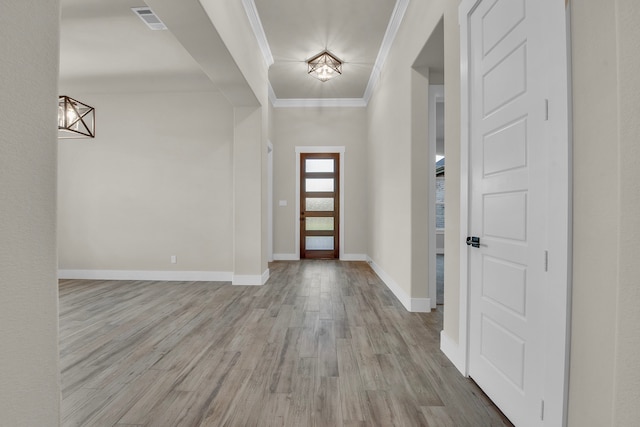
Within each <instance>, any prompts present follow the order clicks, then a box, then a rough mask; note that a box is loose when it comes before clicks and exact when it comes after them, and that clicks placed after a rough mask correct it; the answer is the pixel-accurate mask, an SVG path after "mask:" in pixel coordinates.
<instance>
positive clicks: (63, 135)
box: [58, 95, 96, 139]
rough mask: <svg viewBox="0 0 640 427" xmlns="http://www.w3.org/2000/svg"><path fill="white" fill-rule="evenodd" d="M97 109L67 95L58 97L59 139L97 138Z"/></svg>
mask: <svg viewBox="0 0 640 427" xmlns="http://www.w3.org/2000/svg"><path fill="white" fill-rule="evenodd" d="M95 114H96V111H95V109H94V108H93V107H91V106H89V105H87V104H84V103H82V102H80V101H78V100H75V99H73V98H71V97H68V96H66V95H60V96H59V97H58V139H68V138H95V136H96V134H95V124H96V115H95Z"/></svg>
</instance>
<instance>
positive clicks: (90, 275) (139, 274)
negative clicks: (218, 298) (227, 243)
mask: <svg viewBox="0 0 640 427" xmlns="http://www.w3.org/2000/svg"><path fill="white" fill-rule="evenodd" d="M58 278H59V279H79V280H155V281H180V282H231V280H232V279H233V273H232V272H230V271H147V270H66V269H63V270H58Z"/></svg>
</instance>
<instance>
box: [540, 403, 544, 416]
mask: <svg viewBox="0 0 640 427" xmlns="http://www.w3.org/2000/svg"><path fill="white" fill-rule="evenodd" d="M540 420H542V421H544V400H541V401H540Z"/></svg>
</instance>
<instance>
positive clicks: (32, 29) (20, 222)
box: [0, 0, 60, 427]
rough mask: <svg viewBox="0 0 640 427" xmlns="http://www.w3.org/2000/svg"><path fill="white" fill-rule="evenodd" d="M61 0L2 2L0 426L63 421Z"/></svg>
mask: <svg viewBox="0 0 640 427" xmlns="http://www.w3.org/2000/svg"><path fill="white" fill-rule="evenodd" d="M59 14H60V11H59V2H58V1H55V0H54V1H49V2H40V1H34V0H24V1H9V2H6V1H4V2H2V5H1V6H0V40H2V42H0V57H1V58H2V60H1V61H0V93H1V94H2V95H0V343H2V344H1V345H0V424H2V425H6V426H43V427H46V426H57V425H58V423H59V419H60V410H59V404H60V387H59V382H58V381H59V380H58V287H57V281H56V233H55V218H56V197H55V192H56V187H55V186H56V144H57V141H56V134H57V130H56V100H57V80H58V34H59Z"/></svg>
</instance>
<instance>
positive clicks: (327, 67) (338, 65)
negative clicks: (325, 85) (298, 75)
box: [307, 50, 342, 82]
mask: <svg viewBox="0 0 640 427" xmlns="http://www.w3.org/2000/svg"><path fill="white" fill-rule="evenodd" d="M307 64H308V65H309V68H308V73H309V74H311V75H312V76H313V77H315V78H316V79H318V80H320V81H321V82H326V81H327V80H329V79H332V78H334V77H336V76H339V75H340V74H342V62H341V61H340V60H339V59H338V58H336V57H335V56H333V55H332V54H330V53H329V52H327V51H326V50H325V51H324V52H322V53H320V54H318V55H316V56H314V57H313V58H311V59H310V60H308V61H307Z"/></svg>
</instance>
